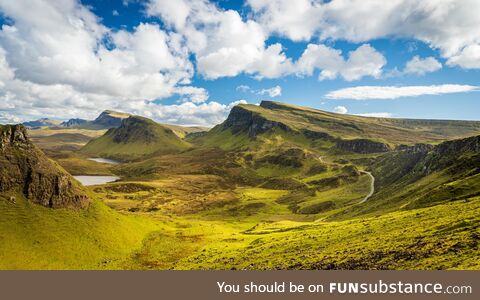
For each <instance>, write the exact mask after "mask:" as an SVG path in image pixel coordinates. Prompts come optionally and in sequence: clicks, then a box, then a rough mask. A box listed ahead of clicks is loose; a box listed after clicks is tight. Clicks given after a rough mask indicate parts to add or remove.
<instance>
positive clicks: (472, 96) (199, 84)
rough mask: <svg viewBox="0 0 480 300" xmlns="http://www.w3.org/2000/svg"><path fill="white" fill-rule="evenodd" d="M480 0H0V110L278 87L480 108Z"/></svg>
mask: <svg viewBox="0 0 480 300" xmlns="http://www.w3.org/2000/svg"><path fill="white" fill-rule="evenodd" d="M479 11H480V1H478V0H462V1H458V0H423V1H417V0H390V1H381V0H331V1H320V0H296V1H291V0H246V1H217V2H213V1H207V0H175V1H172V0H148V1H139V0H82V1H80V0H56V1H50V0H16V1H12V0H0V13H1V14H0V25H1V31H0V123H12V122H20V121H25V120H31V119H37V118H40V117H50V118H55V119H69V118H73V117H81V118H94V117H95V116H96V115H98V113H99V112H101V111H102V110H105V109H115V110H120V111H126V112H131V113H135V114H140V115H144V116H147V117H151V118H153V119H155V120H157V121H160V122H166V123H175V124H185V125H193V124H195V125H213V124H216V123H219V122H221V121H222V120H223V119H224V118H225V117H226V115H227V114H228V112H229V110H230V108H231V107H232V106H233V105H235V104H237V103H245V102H247V103H252V104H256V103H259V102H260V101H261V100H275V101H282V102H288V103H294V104H298V105H304V106H310V107H314V108H318V109H322V110H328V111H335V112H338V113H349V114H359V115H366V116H382V117H405V118H437V119H469V120H480V92H479V89H480V30H478V29H479V28H480V14H478V12H479Z"/></svg>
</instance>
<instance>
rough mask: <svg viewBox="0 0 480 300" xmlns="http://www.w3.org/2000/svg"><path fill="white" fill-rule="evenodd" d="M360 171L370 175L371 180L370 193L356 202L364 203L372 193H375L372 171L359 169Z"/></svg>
mask: <svg viewBox="0 0 480 300" xmlns="http://www.w3.org/2000/svg"><path fill="white" fill-rule="evenodd" d="M360 172H361V173H364V174H367V175H368V176H370V179H371V182H370V193H368V195H366V196H365V198H363V199H362V201H360V202H358V204H361V203H364V202H365V201H367V200H368V199H369V198H370V197H372V195H373V193H375V177H373V175H372V173H370V172H367V171H360Z"/></svg>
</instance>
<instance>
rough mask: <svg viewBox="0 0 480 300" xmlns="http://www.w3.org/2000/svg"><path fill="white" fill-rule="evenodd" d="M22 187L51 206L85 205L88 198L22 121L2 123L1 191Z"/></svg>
mask: <svg viewBox="0 0 480 300" xmlns="http://www.w3.org/2000/svg"><path fill="white" fill-rule="evenodd" d="M6 191H19V192H22V193H23V194H24V195H25V197H26V198H28V199H29V200H30V201H32V202H34V203H37V204H40V205H43V206H46V207H51V208H63V207H68V208H84V207H86V206H88V203H89V199H88V198H87V196H86V194H85V193H84V191H83V190H82V188H81V187H80V186H79V185H78V184H77V183H76V182H75V181H74V179H73V178H72V177H71V176H70V175H69V174H68V173H67V172H65V171H64V170H62V169H61V168H60V167H58V166H57V165H56V164H55V163H53V162H52V161H50V160H49V159H48V158H47V157H46V156H45V154H43V152H41V151H40V150H38V149H37V148H36V147H35V146H34V145H33V144H32V143H31V141H30V139H29V137H28V135H27V132H26V129H25V127H24V126H22V125H6V126H0V192H6Z"/></svg>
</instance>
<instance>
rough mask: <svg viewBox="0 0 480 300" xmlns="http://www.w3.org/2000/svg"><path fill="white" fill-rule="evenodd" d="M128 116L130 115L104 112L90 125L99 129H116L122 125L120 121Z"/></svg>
mask: <svg viewBox="0 0 480 300" xmlns="http://www.w3.org/2000/svg"><path fill="white" fill-rule="evenodd" d="M129 116H130V115H129V114H126V113H119V112H114V111H111V110H106V111H104V112H102V113H101V114H100V115H99V116H98V117H97V118H96V119H95V120H93V121H92V122H91V124H92V125H93V126H96V127H99V128H106V129H107V128H117V127H119V126H120V125H121V124H122V121H123V120H124V119H126V118H128V117H129Z"/></svg>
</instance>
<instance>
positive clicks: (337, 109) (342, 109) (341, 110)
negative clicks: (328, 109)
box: [333, 106, 348, 115]
mask: <svg viewBox="0 0 480 300" xmlns="http://www.w3.org/2000/svg"><path fill="white" fill-rule="evenodd" d="M333 112H335V113H337V114H342V115H343V114H346V113H347V112H348V109H347V108H346V107H345V106H336V107H335V108H334V109H333Z"/></svg>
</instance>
